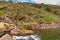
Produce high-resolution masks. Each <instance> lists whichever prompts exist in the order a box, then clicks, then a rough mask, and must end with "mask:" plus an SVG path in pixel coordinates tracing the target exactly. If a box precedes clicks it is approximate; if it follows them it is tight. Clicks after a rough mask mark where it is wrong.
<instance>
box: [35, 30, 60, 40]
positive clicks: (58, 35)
mask: <svg viewBox="0 0 60 40" xmlns="http://www.w3.org/2000/svg"><path fill="white" fill-rule="evenodd" d="M35 33H36V35H38V36H39V37H40V40H60V29H53V30H35Z"/></svg>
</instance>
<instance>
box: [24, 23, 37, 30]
mask: <svg viewBox="0 0 60 40" xmlns="http://www.w3.org/2000/svg"><path fill="white" fill-rule="evenodd" d="M37 25H38V24H37V23H25V24H24V27H25V28H26V29H29V30H31V29H32V30H33V29H37Z"/></svg>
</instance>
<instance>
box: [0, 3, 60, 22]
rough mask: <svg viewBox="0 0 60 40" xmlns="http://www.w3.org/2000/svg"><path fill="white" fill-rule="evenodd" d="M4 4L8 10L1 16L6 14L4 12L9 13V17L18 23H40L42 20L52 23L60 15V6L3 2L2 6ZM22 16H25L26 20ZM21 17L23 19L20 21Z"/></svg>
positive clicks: (2, 12)
mask: <svg viewBox="0 0 60 40" xmlns="http://www.w3.org/2000/svg"><path fill="white" fill-rule="evenodd" d="M2 4H4V5H6V6H7V8H6V9H4V10H3V11H0V12H1V13H0V14H4V11H5V12H6V13H9V14H7V15H8V16H9V17H10V18H11V19H12V20H13V21H16V22H17V23H18V22H19V23H28V22H37V23H39V22H40V20H44V22H45V23H52V22H54V21H55V19H56V16H58V15H60V11H59V9H60V6H56V5H49V4H43V3H42V4H30V3H12V2H11V3H9V2H5V3H3V2H1V5H2ZM4 5H3V6H4ZM56 14H58V15H56ZM55 15H56V16H55ZM22 16H24V18H23V17H22ZM20 17H21V18H22V19H20ZM58 17H60V16H58ZM58 20H59V19H58Z"/></svg>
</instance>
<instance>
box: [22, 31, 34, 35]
mask: <svg viewBox="0 0 60 40" xmlns="http://www.w3.org/2000/svg"><path fill="white" fill-rule="evenodd" d="M23 34H25V35H30V34H34V32H33V31H32V30H24V31H23Z"/></svg>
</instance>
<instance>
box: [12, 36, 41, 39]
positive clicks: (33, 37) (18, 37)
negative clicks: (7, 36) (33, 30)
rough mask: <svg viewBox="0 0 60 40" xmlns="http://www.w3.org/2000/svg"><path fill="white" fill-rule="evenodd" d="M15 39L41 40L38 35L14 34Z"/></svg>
mask: <svg viewBox="0 0 60 40" xmlns="http://www.w3.org/2000/svg"><path fill="white" fill-rule="evenodd" d="M13 40H40V38H39V37H38V36H37V35H27V36H15V35H14V36H13Z"/></svg>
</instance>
